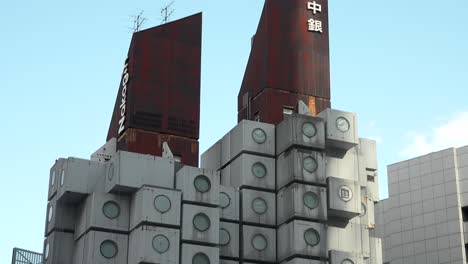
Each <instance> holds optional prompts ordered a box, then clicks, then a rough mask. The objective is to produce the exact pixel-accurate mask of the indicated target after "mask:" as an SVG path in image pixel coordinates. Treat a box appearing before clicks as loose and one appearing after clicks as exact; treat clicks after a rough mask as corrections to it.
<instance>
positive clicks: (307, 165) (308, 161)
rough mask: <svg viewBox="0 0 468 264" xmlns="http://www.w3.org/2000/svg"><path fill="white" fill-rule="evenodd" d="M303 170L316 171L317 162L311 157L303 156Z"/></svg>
mask: <svg viewBox="0 0 468 264" xmlns="http://www.w3.org/2000/svg"><path fill="white" fill-rule="evenodd" d="M303 166H304V170H306V171H307V172H310V173H314V172H316V171H317V168H318V164H317V161H316V160H315V159H314V158H313V157H310V156H309V157H305V158H304V160H303Z"/></svg>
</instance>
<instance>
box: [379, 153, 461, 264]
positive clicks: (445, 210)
mask: <svg viewBox="0 0 468 264" xmlns="http://www.w3.org/2000/svg"><path fill="white" fill-rule="evenodd" d="M388 184H389V186H388V188H389V198H388V199H385V200H382V201H381V202H380V203H379V204H378V205H377V206H376V208H375V210H376V211H375V216H376V224H377V228H376V236H377V237H380V238H382V247H383V259H384V263H390V264H426V263H427V264H448V263H451V264H458V263H466V262H467V257H466V251H465V245H466V243H467V242H468V240H466V238H467V237H466V235H465V234H466V231H468V229H467V228H468V225H467V222H465V221H467V219H466V218H467V217H466V214H465V217H464V213H463V212H464V211H465V209H466V208H468V207H467V206H468V146H466V147H462V148H458V149H455V148H450V149H446V150H442V151H438V152H434V153H431V154H428V155H424V156H421V157H417V158H414V159H410V160H406V161H402V162H399V163H396V164H392V165H389V166H388ZM464 218H465V219H464Z"/></svg>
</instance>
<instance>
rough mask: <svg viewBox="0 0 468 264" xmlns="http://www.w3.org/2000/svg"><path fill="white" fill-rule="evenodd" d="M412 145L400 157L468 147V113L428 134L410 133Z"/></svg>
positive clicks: (460, 114)
mask: <svg viewBox="0 0 468 264" xmlns="http://www.w3.org/2000/svg"><path fill="white" fill-rule="evenodd" d="M408 136H409V138H410V140H411V144H410V145H409V146H408V147H406V148H405V149H403V150H402V151H401V152H400V156H402V157H405V158H413V157H417V156H421V155H425V154H428V153H431V152H434V151H439V150H442V149H447V148H451V147H461V146H465V145H468V112H462V113H459V114H456V115H454V116H453V118H452V119H450V120H448V121H446V122H445V123H444V124H442V125H441V126H439V127H435V128H432V129H431V130H430V131H429V132H427V133H415V132H412V133H409V135H408Z"/></svg>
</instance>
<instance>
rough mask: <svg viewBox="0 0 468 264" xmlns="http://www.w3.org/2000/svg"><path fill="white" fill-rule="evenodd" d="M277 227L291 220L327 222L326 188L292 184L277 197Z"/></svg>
mask: <svg viewBox="0 0 468 264" xmlns="http://www.w3.org/2000/svg"><path fill="white" fill-rule="evenodd" d="M276 199H277V206H278V215H277V218H278V221H277V225H278V226H279V225H282V224H283V223H286V222H289V221H290V220H293V219H310V220H314V221H327V219H328V218H327V191H326V188H323V187H318V186H311V185H304V184H299V183H294V184H292V185H290V186H288V187H286V188H283V189H282V190H281V191H279V192H278V195H277V198H276Z"/></svg>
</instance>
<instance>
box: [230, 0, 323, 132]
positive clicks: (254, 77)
mask: <svg viewBox="0 0 468 264" xmlns="http://www.w3.org/2000/svg"><path fill="white" fill-rule="evenodd" d="M265 89H272V90H278V91H284V92H283V93H279V92H276V93H275V94H276V95H275V96H274V97H275V98H276V97H283V96H284V97H285V98H283V99H278V100H279V102H282V101H288V104H292V105H293V106H296V105H297V101H295V102H294V100H293V102H289V101H290V99H287V98H292V97H294V98H306V100H305V101H304V103H306V104H308V106H309V108H310V109H311V111H312V112H319V111H317V110H321V109H319V108H316V106H317V105H311V103H312V102H314V101H316V102H317V101H318V102H320V103H319V104H318V105H319V106H321V105H328V106H329V105H330V103H329V101H330V62H329V37H328V0H315V1H307V0H288V1H284V0H269V1H265V6H264V8H263V12H262V16H261V18H260V22H259V25H258V28H257V33H256V34H255V36H254V37H253V42H252V50H251V53H250V57H249V61H248V64H247V68H246V71H245V75H244V80H243V82H242V86H241V89H240V92H239V96H238V111H239V116H238V119H239V121H240V120H242V119H243V118H247V119H254V118H255V116H256V113H257V112H258V111H260V110H261V112H265V113H266V112H271V111H273V112H274V113H269V115H270V116H271V115H273V116H274V118H264V115H263V116H262V115H260V116H259V121H262V122H268V123H273V124H277V123H279V122H281V120H282V111H283V109H282V108H283V106H281V105H276V104H274V103H271V102H269V101H268V100H263V101H264V102H265V103H264V104H262V105H260V106H258V107H259V108H260V109H254V108H258V107H253V106H250V104H252V103H253V101H254V100H255V98H256V97H257V96H259V95H260V94H261V93H262V92H263V91H264V90H265ZM268 93H274V92H268ZM291 94H293V95H291ZM263 96H265V95H263ZM311 96H312V97H314V98H316V99H315V100H310V99H308V98H309V97H311ZM256 101H257V102H259V100H256ZM245 111H248V113H247V114H243V112H245ZM276 118H280V119H276Z"/></svg>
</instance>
